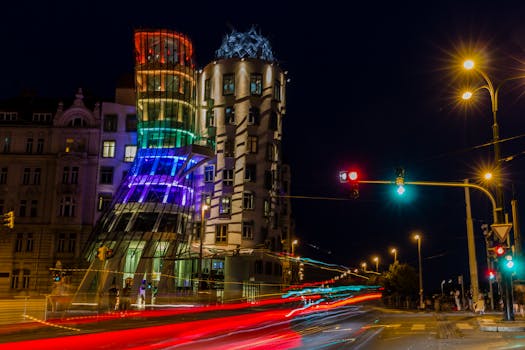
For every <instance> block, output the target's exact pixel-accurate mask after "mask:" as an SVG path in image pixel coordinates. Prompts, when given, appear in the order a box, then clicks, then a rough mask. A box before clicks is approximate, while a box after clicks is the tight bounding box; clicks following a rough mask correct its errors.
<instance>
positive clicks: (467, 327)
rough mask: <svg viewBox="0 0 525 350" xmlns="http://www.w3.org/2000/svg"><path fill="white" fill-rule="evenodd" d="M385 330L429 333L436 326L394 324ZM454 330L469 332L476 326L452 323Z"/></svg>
mask: <svg viewBox="0 0 525 350" xmlns="http://www.w3.org/2000/svg"><path fill="white" fill-rule="evenodd" d="M382 326H383V327H385V328H389V329H395V330H410V331H416V332H417V331H429V330H435V329H436V327H437V325H436V324H429V323H393V324H384V325H382ZM451 326H452V328H454V327H455V328H457V329H458V330H460V331H469V330H474V329H475V326H474V325H472V324H470V323H468V322H452V323H451Z"/></svg>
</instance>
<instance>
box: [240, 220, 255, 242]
mask: <svg viewBox="0 0 525 350" xmlns="http://www.w3.org/2000/svg"><path fill="white" fill-rule="evenodd" d="M242 239H253V222H252V221H249V222H248V221H245V222H243V223H242Z"/></svg>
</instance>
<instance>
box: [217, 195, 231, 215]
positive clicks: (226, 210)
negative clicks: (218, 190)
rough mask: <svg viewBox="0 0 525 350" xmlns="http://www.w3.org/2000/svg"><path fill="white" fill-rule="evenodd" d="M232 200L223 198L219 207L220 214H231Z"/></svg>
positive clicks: (226, 197)
mask: <svg viewBox="0 0 525 350" xmlns="http://www.w3.org/2000/svg"><path fill="white" fill-rule="evenodd" d="M231 204H232V198H231V197H229V196H225V197H222V198H221V203H220V206H219V214H230V213H231Z"/></svg>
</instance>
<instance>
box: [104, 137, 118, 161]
mask: <svg viewBox="0 0 525 350" xmlns="http://www.w3.org/2000/svg"><path fill="white" fill-rule="evenodd" d="M102 157H104V158H115V141H104V142H103V144H102Z"/></svg>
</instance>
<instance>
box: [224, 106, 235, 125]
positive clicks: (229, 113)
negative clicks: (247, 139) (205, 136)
mask: <svg viewBox="0 0 525 350" xmlns="http://www.w3.org/2000/svg"><path fill="white" fill-rule="evenodd" d="M224 117H225V119H226V123H228V124H235V108H233V106H227V107H226V108H225V109H224Z"/></svg>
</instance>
